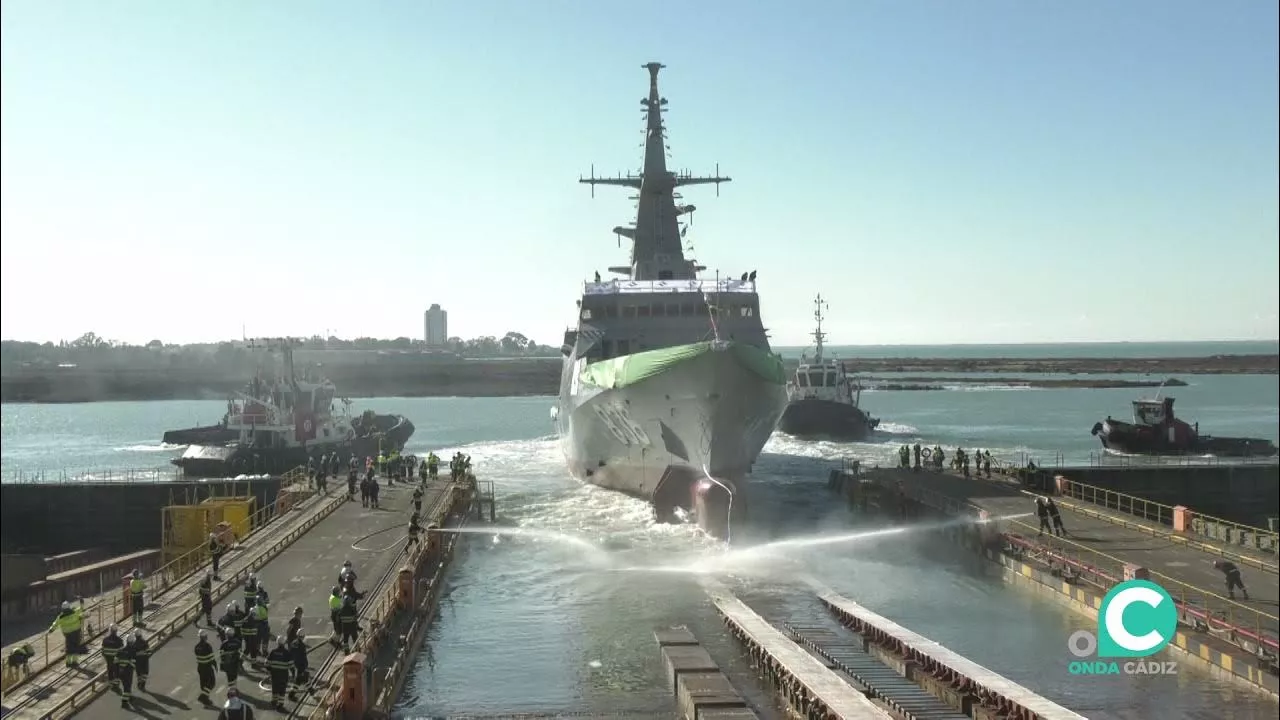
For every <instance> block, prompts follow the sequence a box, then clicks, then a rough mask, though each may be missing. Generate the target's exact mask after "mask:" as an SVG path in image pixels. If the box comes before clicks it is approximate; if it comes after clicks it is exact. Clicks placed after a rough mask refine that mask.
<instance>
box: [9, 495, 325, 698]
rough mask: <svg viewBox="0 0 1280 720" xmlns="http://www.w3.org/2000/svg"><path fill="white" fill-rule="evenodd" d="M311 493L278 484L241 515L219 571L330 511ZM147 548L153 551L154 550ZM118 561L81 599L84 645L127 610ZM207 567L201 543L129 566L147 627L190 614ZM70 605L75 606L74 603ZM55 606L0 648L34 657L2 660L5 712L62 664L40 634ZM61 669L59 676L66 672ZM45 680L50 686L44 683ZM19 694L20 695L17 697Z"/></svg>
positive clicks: (55, 642) (271, 550) (267, 553)
mask: <svg viewBox="0 0 1280 720" xmlns="http://www.w3.org/2000/svg"><path fill="white" fill-rule="evenodd" d="M313 495H314V492H313V491H311V490H310V489H309V488H307V487H306V486H300V485H291V486H288V487H285V488H282V489H281V491H280V493H279V494H278V496H277V501H276V502H275V503H271V504H269V505H268V506H266V507H263V508H260V509H259V510H258V511H257V512H256V513H254V515H253V516H251V517H248V518H246V519H245V526H244V527H242V528H232V530H233V532H234V533H235V534H236V536H237V537H238V538H239V542H237V543H236V544H235V545H234V546H233V547H232V548H230V551H229V552H228V553H227V555H226V556H225V558H224V561H223V564H222V570H223V572H224V573H226V574H228V575H230V574H235V573H239V572H240V571H241V570H243V568H248V567H250V566H254V565H258V564H261V563H262V562H264V561H265V560H266V559H268V558H269V557H271V556H273V555H274V554H275V553H277V552H279V550H280V549H281V548H282V547H283V544H282V542H284V541H282V539H283V538H289V537H293V536H294V534H295V533H297V532H304V531H305V529H306V528H309V527H310V526H311V525H312V524H314V523H315V522H316V521H318V520H319V519H320V518H322V517H323V516H324V515H326V514H328V513H329V512H332V511H333V510H334V509H336V507H337V505H336V504H332V503H326V502H324V501H322V500H317V499H315V498H313V497H312V496H313ZM150 552H152V553H154V554H156V555H158V554H159V552H160V551H159V550H155V551H150ZM140 554H141V553H134V554H133V555H134V556H136V555H140ZM128 557H132V556H125V558H128ZM120 560H121V558H114V559H112V560H108V561H105V564H108V565H110V566H111V567H113V568H115V567H117V566H118V567H119V568H122V569H120V570H119V573H118V574H116V575H114V576H113V577H112V578H111V582H110V583H109V584H108V585H107V587H109V588H110V589H109V590H105V591H104V592H102V593H100V594H98V595H95V596H92V597H87V598H85V599H84V603H83V607H84V608H85V611H84V613H85V625H84V628H83V633H82V643H83V644H85V645H91V644H92V642H93V641H94V640H96V639H98V638H100V637H101V636H102V635H103V634H105V632H106V630H107V627H108V626H110V625H111V624H113V623H125V622H126V621H127V620H129V615H130V611H131V608H130V607H129V600H128V597H127V594H126V593H125V591H124V588H123V586H122V581H124V580H125V578H124V576H125V575H127V574H128V573H129V572H131V570H132V568H128V567H126V566H124V565H121V564H120V562H119V561H120ZM92 567H93V566H90V568H92ZM208 567H209V564H208V553H207V550H206V549H205V547H204V545H203V544H202V545H201V546H200V547H199V548H197V549H196V550H193V551H191V552H189V553H187V554H185V555H181V556H179V557H177V558H174V559H173V560H172V561H170V562H168V563H166V564H165V565H163V566H161V567H159V568H152V569H151V570H152V571H151V572H146V570H148V568H146V566H145V565H135V566H134V568H141V569H143V570H144V575H143V579H144V581H145V582H146V584H147V591H146V595H145V597H146V599H147V603H148V604H147V608H146V611H145V612H146V614H145V615H144V621H145V622H147V623H148V624H149V625H150V626H151V627H152V628H156V627H162V626H163V625H164V624H165V623H167V622H168V621H169V619H171V618H172V617H174V616H175V613H176V614H177V615H183V614H186V613H189V612H194V611H193V610H192V608H193V604H194V603H195V602H196V587H197V586H198V585H199V583H200V582H201V581H202V580H203V571H204V570H205V569H207V568H208ZM230 582H231V580H230V579H224V581H223V582H222V584H223V585H225V584H227V583H230ZM216 591H217V588H216V587H215V592H216ZM61 599H62V596H59V597H58V600H59V601H60V600H61ZM75 604H76V605H79V603H78V602H77V603H75ZM57 605H58V603H57V602H53V603H52V604H51V605H50V608H49V612H48V613H45V614H43V615H42V616H41V618H40V619H39V620H38V621H34V622H23V623H21V624H22V625H23V626H24V629H26V630H27V631H29V630H30V629H33V628H34V629H36V632H35V633H34V634H32V635H31V636H29V637H26V638H23V639H20V640H17V641H15V642H13V643H11V644H10V645H8V646H6V647H5V648H4V656H5V657H6V658H7V657H9V655H10V653H12V652H13V651H14V650H15V649H16V648H18V647H22V646H24V645H25V646H29V647H30V648H32V649H33V650H35V655H34V656H33V657H32V658H31V659H30V660H29V661H28V662H27V665H26V668H25V672H24V671H22V670H19V669H18V668H14V667H10V666H9V665H8V664H7V663H6V664H5V666H4V676H3V680H4V682H3V688H4V702H3V707H4V710H5V712H6V713H8V712H10V711H11V710H12V707H13V706H14V705H24V704H28V703H31V702H34V700H33V699H32V698H31V697H30V695H31V694H33V693H34V694H35V695H42V694H45V693H46V692H47V691H48V688H49V687H52V686H53V685H56V684H57V682H58V681H56V680H51V679H48V678H43V677H42V673H43V672H44V671H45V670H46V669H49V668H51V667H54V666H59V667H60V666H62V664H63V661H64V659H65V656H66V653H65V643H64V642H63V640H62V637H61V636H60V635H57V634H56V633H49V632H46V631H47V629H48V628H49V625H48V624H47V622H48V621H50V620H51V618H52V616H53V615H54V614H56V610H57ZM98 661H100V658H99V657H98V656H97V655H96V653H92V652H91V653H89V654H88V657H87V663H86V664H85V665H84V666H83V667H84V668H86V669H87V668H92V667H93V666H94V665H93V663H94V662H98ZM63 672H64V674H65V672H66V671H65V670H64V671H63ZM29 683H34V687H32V688H26V689H24V686H26V685H27V684H29ZM50 683H53V685H49V684H50ZM11 696H12V697H11ZM23 697H26V699H22V698H23Z"/></svg>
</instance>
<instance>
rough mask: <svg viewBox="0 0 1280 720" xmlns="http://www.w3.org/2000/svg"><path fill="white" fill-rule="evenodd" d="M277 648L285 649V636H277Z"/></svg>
mask: <svg viewBox="0 0 1280 720" xmlns="http://www.w3.org/2000/svg"><path fill="white" fill-rule="evenodd" d="M276 646H277V647H284V636H283V635H277V636H276Z"/></svg>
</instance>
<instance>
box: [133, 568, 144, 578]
mask: <svg viewBox="0 0 1280 720" xmlns="http://www.w3.org/2000/svg"><path fill="white" fill-rule="evenodd" d="M133 576H134V577H142V571H141V570H139V569H138V568H134V569H133Z"/></svg>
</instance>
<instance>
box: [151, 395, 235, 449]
mask: <svg viewBox="0 0 1280 720" xmlns="http://www.w3.org/2000/svg"><path fill="white" fill-rule="evenodd" d="M230 405H231V404H230V403H227V414H226V415H223V416H222V421H221V422H219V423H218V424H217V425H201V426H199V427H193V428H184V429H182V430H166V431H165V433H164V438H163V442H164V444H165V445H225V444H226V443H229V442H234V441H235V440H236V439H238V438H239V437H240V433H238V432H236V431H235V430H232V429H231V428H228V427H227V418H228V417H229V416H230V415H231V407H230Z"/></svg>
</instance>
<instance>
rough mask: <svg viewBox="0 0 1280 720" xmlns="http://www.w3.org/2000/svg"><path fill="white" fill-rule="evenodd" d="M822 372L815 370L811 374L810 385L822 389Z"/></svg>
mask: <svg viewBox="0 0 1280 720" xmlns="http://www.w3.org/2000/svg"><path fill="white" fill-rule="evenodd" d="M822 375H823V373H822V371H821V370H813V371H810V372H809V384H810V385H813V386H814V387H822Z"/></svg>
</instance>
